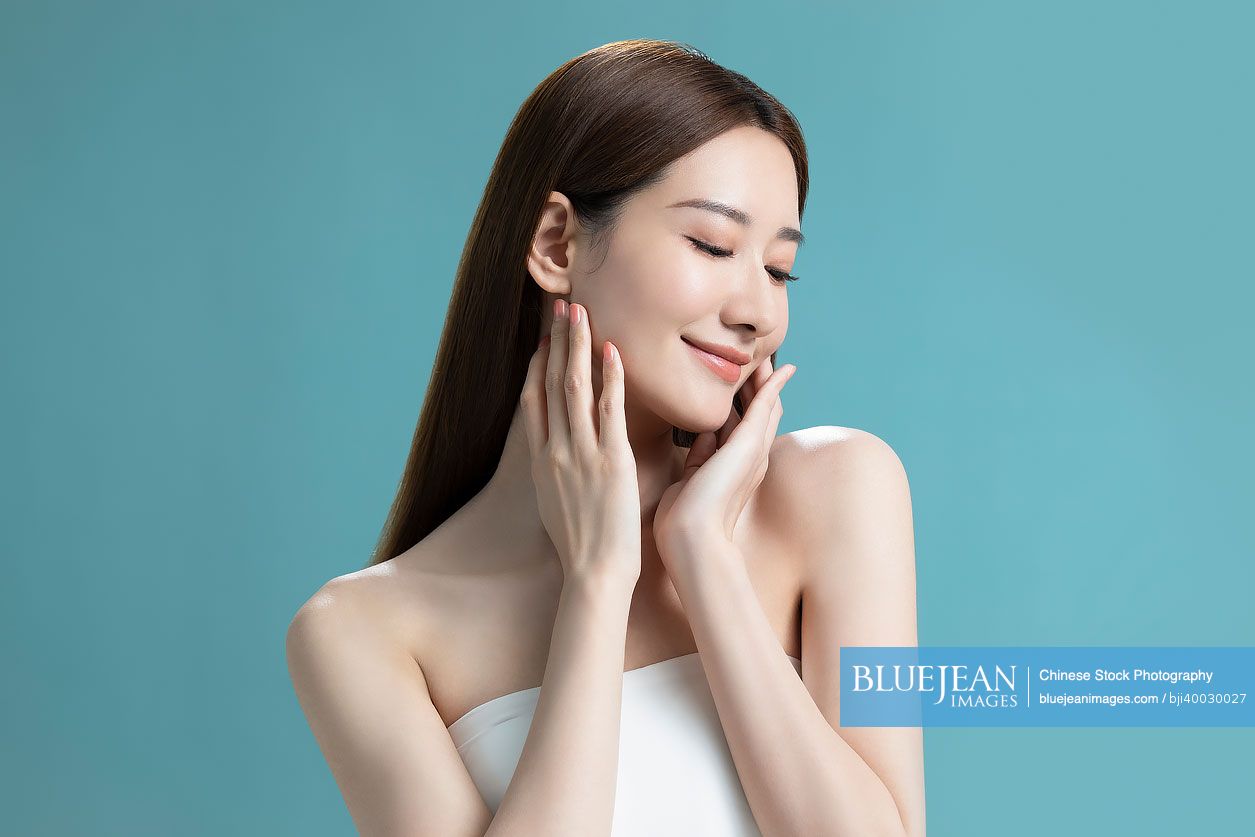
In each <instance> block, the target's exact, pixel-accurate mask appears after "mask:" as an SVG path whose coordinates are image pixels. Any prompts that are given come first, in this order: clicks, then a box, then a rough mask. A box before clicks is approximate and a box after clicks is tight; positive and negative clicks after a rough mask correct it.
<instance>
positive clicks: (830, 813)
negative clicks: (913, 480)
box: [667, 431, 924, 837]
mask: <svg viewBox="0 0 1255 837" xmlns="http://www.w3.org/2000/svg"><path fill="white" fill-rule="evenodd" d="M778 441H781V442H782V440H778ZM775 447H776V448H778V449H781V450H780V453H781V454H783V453H785V449H787V448H788V447H789V444H786V443H783V442H782V443H781V444H778V445H776V446H775ZM803 458H813V459H811V461H810V462H803V461H802V460H803ZM772 465H773V468H775V469H777V470H776V474H777V478H776V479H775V480H773V485H772V486H768V485H767V484H766V483H764V489H765V491H764V495H763V496H768V493H769V492H770V494H771V496H772V498H773V499H772V500H771V502H772V504H773V506H774V505H775V504H777V503H778V504H780V506H779V507H780V508H781V509H782V511H781V513H784V514H788V515H789V516H790V517H791V519H793V520H794V521H795V522H796V523H797V524H798V527H799V530H798V531H797V533H796V535H797V537H799V538H801V539H804V540H805V541H806V543H807V546H806V548H805V551H806V552H807V553H808V554H807V558H808V560H807V563H806V573H807V574H806V579H805V583H804V586H803V594H802V613H803V626H802V634H803V641H802V649H803V654H802V671H803V679H801V680H799V679H798V677H797V675H796V674H795V672H794V670H793V666H792V664H791V663H790V662H789V661H788V660H787V659H786V658H785V655H784V652H783V651H782V650H781V648H780V643H779V640H778V639H777V637H776V635H775V632H774V630H773V629H772V627H771V625H770V623H769V622H768V620H767V617H766V615H765V614H764V612H763V610H762V606H761V604H760V603H759V601H758V598H757V595H756V594H755V592H754V588H753V586H752V585H751V583H750V580H749V575H748V572H747V570H746V567H745V560H744V557H743V556H742V555H741V553H740V552H739V551H738V550H737V548H736V547H735V546H733V545H732V544H730V543H726V542H721V541H720V539H719V538H717V537H715V538H711V539H708V540H707V542H706V543H705V544H704V545H703V544H701V543H698V542H694V544H693V546H692V547H691V548H689V549H686V550H685V554H683V555H672V556H669V557H668V564H667V567H668V570H669V572H670V573H671V577H672V581H673V583H674V585H675V588H676V592H677V593H678V594H679V597H680V600H681V602H682V603H683V606H684V609H685V613H686V615H687V616H688V619H689V623H690V625H691V627H692V629H693V636H694V639H695V640H696V642H697V647H698V650H699V651H700V653H701V660H702V665H703V668H704V669H705V673H706V677H707V680H708V682H709V684H710V690H711V695H712V697H713V698H714V701H715V705H716V708H717V709H718V712H719V717H720V720H721V722H722V724H723V728H724V733H725V736H726V738H727V740H728V746H729V749H730V751H731V753H732V756H733V761H734V763H735V765H736V768H737V773H738V774H739V776H740V779H741V784H742V787H743V788H744V790H745V794H746V798H747V800H748V801H749V804H750V808H751V810H752V811H753V814H754V818H755V820H756V821H757V823H758V826H759V828H760V829H761V831H762V832H763V834H764V835H765V836H766V837H775V836H776V835H781V836H783V835H793V834H808V835H816V836H817V837H819V835H856V836H857V837H864V836H865V835H895V837H902V835H908V837H921V836H922V835H923V834H924V811H923V804H924V803H923V800H924V796H923V791H924V789H923V752H922V735H921V731H920V730H918V729H888V730H882V729H849V730H843V729H840V728H839V724H838V719H839V717H840V713H839V706H838V698H839V690H838V683H839V676H838V674H839V652H840V646H841V645H872V644H876V645H914V644H916V626H915V587H914V551H913V539H912V531H911V529H912V527H911V511H910V497H909V491H908V488H907V483H906V478H905V473H904V472H903V470H902V466H901V463H900V462H899V461H898V459H897V457H896V455H894V454H893V452H892V450H890V449H889V447H888V446H887V445H885V444H884V443H883V442H882V441H880V440H879V439H878V438H876V437H875V436H872V435H871V434H866V433H862V432H861V431H854V435H853V436H852V437H850V438H847V439H842V440H840V441H833V442H830V443H827V444H825V445H823V446H822V447H820V448H818V449H813V450H812V449H809V448H808V449H805V450H797V451H791V452H789V454H788V455H787V456H783V455H778V454H777V452H776V451H773V453H772ZM786 483H787V485H786Z"/></svg>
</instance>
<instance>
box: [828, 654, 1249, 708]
mask: <svg viewBox="0 0 1255 837" xmlns="http://www.w3.org/2000/svg"><path fill="white" fill-rule="evenodd" d="M841 726H843V727H919V726H925V727H930V726H931V727H1249V726H1255V647H1191V648H1186V647H1121V646H1111V647H1070V646H1069V647H1062V646H1060V647H1054V646H1035V647H1007V646H990V647H974V646H962V647H960V646H920V647H913V646H911V647H904V646H842V647H841Z"/></svg>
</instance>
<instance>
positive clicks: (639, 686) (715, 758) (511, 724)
mask: <svg viewBox="0 0 1255 837" xmlns="http://www.w3.org/2000/svg"><path fill="white" fill-rule="evenodd" d="M789 659H790V660H792V661H793V665H794V668H796V669H798V673H799V676H801V665H802V661H801V660H799V659H798V658H797V657H793V656H790V657H789ZM539 697H540V687H539V686H534V687H532V688H530V689H524V690H522V691H520V692H512V693H510V694H508V695H502V696H501V697H498V698H494V699H492V700H490V701H488V702H487V703H481V704H480V705H479V706H476V707H475V708H474V709H472V710H470V711H469V712H467V713H466V714H465V715H463V716H462V717H461V718H458V719H457V720H456V721H454V722H453V724H452V725H451V726H450V727H449V734H450V736H451V737H452V738H453V743H454V744H455V745H457V749H458V754H459V755H460V756H461V757H462V762H463V763H464V764H465V765H466V769H467V771H468V772H469V773H470V775H471V778H472V779H473V780H474V781H475V785H476V787H478V788H479V793H480V795H481V796H483V798H484V802H485V803H486V804H487V805H488V808H489V809H490V810H491V811H493V813H496V811H497V806H499V805H500V804H501V798H502V797H503V796H504V795H505V791H506V787H507V786H508V785H509V784H510V779H511V777H513V775H514V769H515V768H516V767H517V766H518V763H519V757H520V756H521V755H522V753H523V742H524V741H526V740H527V733H528V731H529V730H530V728H531V725H532V714H533V713H534V712H535V710H536V701H537V700H538V699H539ZM619 723H620V726H619V772H618V783H617V785H616V789H615V804H614V821H613V828H612V830H611V834H612V835H613V837H646V835H648V837H672V835H675V837H679V835H684V837H762V833H761V832H760V831H759V830H758V826H757V825H756V824H755V823H754V817H753V815H752V814H751V813H750V808H749V803H748V802H746V800H745V792H744V791H743V790H742V788H741V781H740V778H739V777H738V776H737V772H736V766H735V765H734V764H733V761H732V754H731V752H730V751H729V750H728V742H727V739H726V738H724V734H723V726H722V725H721V724H720V722H719V714H718V712H717V711H716V709H715V701H714V698H713V697H711V694H710V685H709V684H708V683H707V682H706V675H705V671H704V670H703V668H702V662H701V657H700V656H699V655H698V653H696V652H694V653H692V654H685V655H684V656H681V657H673V658H672V659H670V660H662V661H661V662H657V663H654V664H652V665H647V666H644V667H643V668H635V669H632V670H630V671H625V672H624V673H623V712H622V715H621V717H620V722H619Z"/></svg>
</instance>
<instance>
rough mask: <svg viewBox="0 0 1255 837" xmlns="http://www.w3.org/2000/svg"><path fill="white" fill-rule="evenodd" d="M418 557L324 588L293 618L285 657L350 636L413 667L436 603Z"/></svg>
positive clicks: (397, 560) (365, 570)
mask: <svg viewBox="0 0 1255 837" xmlns="http://www.w3.org/2000/svg"><path fill="white" fill-rule="evenodd" d="M419 554H420V551H419V550H418V548H415V549H412V550H410V551H409V552H407V553H406V554H404V555H400V556H397V557H396V558H394V559H392V560H390V561H385V562H383V563H381V564H377V565H375V566H371V567H365V568H363V569H360V570H356V571H354V572H350V573H345V574H344V575H340V576H336V577H335V578H332V579H330V580H329V581H327V582H325V583H324V584H323V585H322V586H321V587H319V588H318V590H316V591H315V592H314V593H313V595H311V596H310V597H309V598H308V599H307V600H306V601H305V602H304V603H303V604H302V605H301V606H300V607H299V608H298V609H297V611H296V614H295V615H294V616H293V617H292V621H291V623H290V624H289V626H288V638H287V643H288V649H289V654H291V653H292V648H293V645H294V643H296V644H298V645H300V644H303V645H305V646H316V645H320V644H322V641H323V638H324V637H328V636H353V637H356V638H357V640H358V641H359V642H360V641H369V642H370V643H371V645H372V647H378V648H381V649H386V650H385V653H387V652H388V651H399V652H404V653H405V654H406V655H408V656H409V657H410V658H412V659H415V661H416V659H417V658H416V655H415V652H416V650H417V649H416V648H415V647H414V645H415V638H416V637H418V636H421V635H422V628H421V624H422V622H424V621H425V620H426V619H428V618H429V617H430V616H431V609H432V602H434V601H435V597H433V596H430V595H428V592H429V589H430V587H431V585H430V584H427V583H424V581H423V578H422V576H423V571H422V569H421V565H420V564H419V562H418V560H417V559H418V557H419ZM403 559H404V560H403ZM359 647H361V646H359ZM306 650H311V651H312V650H313V649H312V648H308V649H306Z"/></svg>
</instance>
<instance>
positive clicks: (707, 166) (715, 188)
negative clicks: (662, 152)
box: [638, 125, 799, 229]
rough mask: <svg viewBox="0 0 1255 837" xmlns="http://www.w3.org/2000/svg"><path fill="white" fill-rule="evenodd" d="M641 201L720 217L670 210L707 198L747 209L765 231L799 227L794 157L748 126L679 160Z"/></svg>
mask: <svg viewBox="0 0 1255 837" xmlns="http://www.w3.org/2000/svg"><path fill="white" fill-rule="evenodd" d="M638 197H639V199H640V200H639V203H640V204H641V205H642V208H645V209H648V210H649V211H651V212H652V211H658V212H662V211H664V210H665V211H666V212H667V213H674V214H676V215H677V217H684V215H685V214H689V215H691V216H695V217H701V216H709V217H711V218H715V217H716V216H715V215H713V214H712V213H708V212H703V211H702V210H699V209H692V208H681V209H668V208H667V207H669V206H670V205H671V204H673V203H676V202H677V201H686V200H691V199H708V200H716V201H720V202H722V203H725V204H729V205H731V206H735V207H738V208H740V209H742V210H744V211H745V212H746V213H748V214H749V216H750V217H751V218H753V220H754V224H755V225H756V226H758V227H760V228H762V229H767V228H771V229H775V228H777V227H780V226H783V225H788V226H794V227H796V226H799V218H798V211H797V172H796V170H795V169H794V166H793V156H792V155H791V154H790V153H789V149H788V148H787V147H786V146H785V144H784V142H783V141H781V140H780V138H779V137H777V136H775V135H774V134H771V133H768V132H767V131H764V130H762V129H761V128H756V127H753V126H749V125H743V126H739V127H737V128H733V129H732V130H730V131H725V132H724V133H722V134H720V135H719V136H717V137H715V138H714V139H712V140H710V141H708V142H706V143H705V144H703V145H701V146H699V147H697V148H695V149H693V150H692V151H690V152H689V153H688V154H686V155H684V156H683V157H680V158H679V159H677V160H675V161H674V162H673V163H672V164H671V166H670V167H669V168H668V170H667V175H666V177H664V178H663V179H662V180H661V181H659V182H658V183H656V184H654V185H653V186H652V187H650V188H649V189H647V190H645V191H643V192H642V193H640V195H639V196H638Z"/></svg>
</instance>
